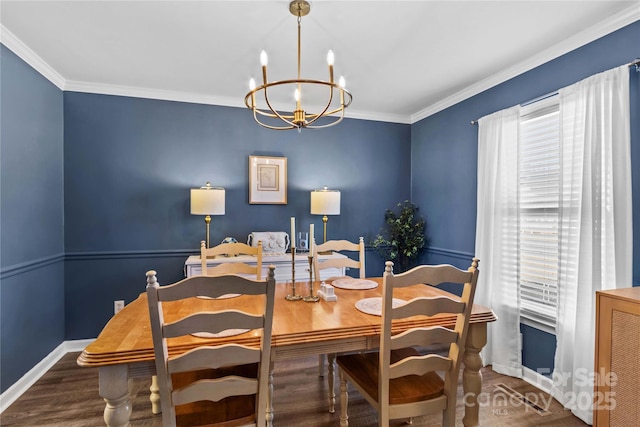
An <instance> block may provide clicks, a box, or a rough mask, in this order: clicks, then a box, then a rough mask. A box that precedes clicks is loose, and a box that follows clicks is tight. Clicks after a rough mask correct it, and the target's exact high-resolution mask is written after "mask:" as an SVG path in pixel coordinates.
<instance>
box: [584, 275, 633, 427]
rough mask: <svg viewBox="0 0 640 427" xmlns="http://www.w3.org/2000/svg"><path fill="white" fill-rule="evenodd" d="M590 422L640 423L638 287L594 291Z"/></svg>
mask: <svg viewBox="0 0 640 427" xmlns="http://www.w3.org/2000/svg"><path fill="white" fill-rule="evenodd" d="M595 373H596V375H595V380H596V381H595V390H594V402H593V403H594V412H593V425H594V426H597V427H608V426H610V427H629V426H640V403H639V400H638V399H640V287H634V288H624V289H614V290H610V291H599V292H596V348H595Z"/></svg>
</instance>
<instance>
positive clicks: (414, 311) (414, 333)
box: [336, 258, 479, 427]
mask: <svg viewBox="0 0 640 427" xmlns="http://www.w3.org/2000/svg"><path fill="white" fill-rule="evenodd" d="M478 262H479V261H478V259H477V258H474V259H473V261H472V263H471V266H470V267H469V269H468V270H467V271H464V270H460V269H458V268H455V267H453V266H451V265H438V266H427V265H423V266H419V267H416V268H414V269H412V270H409V271H408V272H406V273H403V274H398V275H394V274H393V271H392V268H393V263H392V262H391V261H387V262H386V267H385V272H384V277H383V297H382V317H381V319H382V328H381V335H380V350H379V351H377V352H371V353H360V354H348V355H341V356H338V357H337V358H336V362H337V364H338V367H339V370H340V405H341V409H340V426H341V427H346V426H348V425H349V417H348V415H347V405H348V394H347V382H349V383H351V384H353V385H354V386H355V388H356V389H357V390H358V391H359V392H360V394H361V395H362V396H363V397H364V398H365V399H366V400H367V401H368V402H369V403H370V404H371V405H372V406H373V407H374V408H375V409H376V411H377V412H378V425H379V426H388V425H389V420H392V419H399V418H409V419H410V418H413V417H417V416H419V415H424V414H428V413H433V412H440V411H442V425H443V426H447V427H453V426H454V425H455V413H456V396H457V388H458V374H459V370H460V362H461V361H462V356H463V354H464V349H465V340H466V337H467V331H468V329H469V317H470V316H471V308H472V306H473V297H474V294H475V289H476V283H477V280H478V273H479V270H478ZM441 283H459V284H462V296H461V297H460V299H459V300H456V299H453V298H449V297H446V296H440V297H431V298H427V297H418V298H414V299H412V300H411V301H408V302H406V303H405V304H402V305H399V306H396V307H394V306H393V305H392V301H393V290H394V289H396V288H402V287H405V286H410V285H415V284H424V286H437V285H439V284H441ZM440 313H447V314H451V315H455V316H456V323H455V327H454V329H447V328H444V327H442V326H432V327H420V328H411V329H408V330H406V331H404V332H401V333H396V334H394V335H392V334H391V329H392V320H395V319H403V318H407V317H411V316H416V315H422V316H434V315H436V314H440ZM433 344H447V345H448V347H449V351H448V353H447V354H446V356H443V355H440V354H434V353H431V354H429V353H427V354H422V353H421V352H420V351H419V350H420V349H424V348H426V347H428V346H430V345H433ZM438 372H440V373H442V374H443V376H442V377H441V376H440V375H438ZM442 378H444V379H442Z"/></svg>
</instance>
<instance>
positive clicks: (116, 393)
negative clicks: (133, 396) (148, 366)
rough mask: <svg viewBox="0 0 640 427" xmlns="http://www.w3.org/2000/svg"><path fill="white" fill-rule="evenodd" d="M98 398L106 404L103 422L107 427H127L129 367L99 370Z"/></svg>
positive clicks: (129, 412)
mask: <svg viewBox="0 0 640 427" xmlns="http://www.w3.org/2000/svg"><path fill="white" fill-rule="evenodd" d="M99 375H100V396H101V397H102V398H103V399H104V401H105V402H106V403H107V405H106V407H105V408H104V422H105V423H106V424H107V426H108V427H128V426H129V425H130V424H129V420H130V419H131V402H130V401H129V388H130V385H131V381H130V379H129V367H128V366H127V365H112V366H104V367H101V368H100V374H99Z"/></svg>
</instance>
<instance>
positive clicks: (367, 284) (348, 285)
mask: <svg viewBox="0 0 640 427" xmlns="http://www.w3.org/2000/svg"><path fill="white" fill-rule="evenodd" d="M331 284H332V285H333V286H334V287H336V288H340V289H374V288H377V287H378V284H377V283H376V282H374V281H373V280H367V279H356V278H354V277H341V278H339V279H336V280H334V281H333V282H331Z"/></svg>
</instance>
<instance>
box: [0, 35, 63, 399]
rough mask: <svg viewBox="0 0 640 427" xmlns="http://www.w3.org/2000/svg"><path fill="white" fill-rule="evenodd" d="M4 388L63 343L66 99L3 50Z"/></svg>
mask: <svg viewBox="0 0 640 427" xmlns="http://www.w3.org/2000/svg"><path fill="white" fill-rule="evenodd" d="M0 64H1V66H2V68H1V73H0V79H1V80H0V91H1V94H2V96H1V97H0V98H1V100H0V112H1V116H0V122H1V130H0V230H1V233H0V380H1V383H0V389H1V390H2V391H4V390H5V389H6V388H7V387H9V386H11V384H13V383H14V382H15V381H16V380H18V379H19V378H20V377H22V375H24V374H25V373H26V372H27V371H28V370H29V369H31V368H32V367H33V366H34V365H35V364H36V363H38V362H40V360H42V359H43V358H44V357H45V356H46V355H47V354H48V353H49V352H51V350H53V349H54V348H56V347H57V346H58V345H59V344H60V343H61V342H62V341H63V340H64V338H65V330H64V328H65V325H64V225H63V184H62V183H63V127H62V126H63V119H62V118H63V105H62V92H61V91H60V90H59V89H58V88H56V87H55V86H54V85H53V84H51V83H50V82H49V81H48V80H47V79H45V78H44V77H42V76H41V75H40V74H38V73H37V72H36V71H35V70H33V69H32V68H31V67H29V66H28V65H26V64H25V63H24V62H22V60H20V59H19V58H17V57H16V56H15V55H14V54H13V53H12V52H11V51H9V50H8V49H6V48H5V47H4V46H0Z"/></svg>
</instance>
